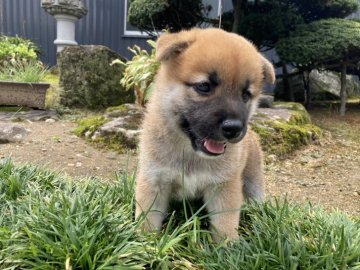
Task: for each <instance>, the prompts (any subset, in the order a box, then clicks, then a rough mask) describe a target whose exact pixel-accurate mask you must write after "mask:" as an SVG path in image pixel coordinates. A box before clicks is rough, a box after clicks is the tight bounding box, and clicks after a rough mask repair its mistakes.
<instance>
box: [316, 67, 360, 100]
mask: <svg viewBox="0 0 360 270" xmlns="http://www.w3.org/2000/svg"><path fill="white" fill-rule="evenodd" d="M340 87H341V82H340V74H339V73H336V72H332V71H322V72H319V71H317V70H313V71H312V72H311V73H310V89H311V90H312V91H314V92H315V93H314V94H315V95H321V94H322V93H330V94H332V95H334V96H336V97H340ZM346 93H347V95H348V96H355V95H360V84H359V83H358V82H357V81H355V80H354V79H353V78H352V76H351V75H347V76H346Z"/></svg>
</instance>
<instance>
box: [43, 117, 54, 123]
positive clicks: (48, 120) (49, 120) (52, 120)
mask: <svg viewBox="0 0 360 270" xmlns="http://www.w3.org/2000/svg"><path fill="white" fill-rule="evenodd" d="M55 122H56V120H55V119H52V118H49V119H46V120H45V123H49V124H52V123H55Z"/></svg>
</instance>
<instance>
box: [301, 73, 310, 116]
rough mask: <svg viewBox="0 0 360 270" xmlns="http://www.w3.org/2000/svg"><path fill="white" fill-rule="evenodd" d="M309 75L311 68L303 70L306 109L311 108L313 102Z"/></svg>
mask: <svg viewBox="0 0 360 270" xmlns="http://www.w3.org/2000/svg"><path fill="white" fill-rule="evenodd" d="M309 75H310V71H309V70H305V71H303V83H304V99H305V101H304V104H305V108H306V109H309V107H310V103H311V96H310V77H309Z"/></svg>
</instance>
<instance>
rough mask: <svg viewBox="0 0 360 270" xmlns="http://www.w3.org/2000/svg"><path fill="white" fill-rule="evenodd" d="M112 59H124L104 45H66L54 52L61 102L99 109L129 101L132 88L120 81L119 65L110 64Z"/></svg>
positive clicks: (65, 104)
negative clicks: (58, 75)
mask: <svg viewBox="0 0 360 270" xmlns="http://www.w3.org/2000/svg"><path fill="white" fill-rule="evenodd" d="M115 59H122V60H124V61H125V59H123V58H122V57H121V56H120V55H118V54H117V53H115V52H113V51H111V50H110V49H109V48H107V47H105V46H71V47H66V48H65V49H64V50H63V51H62V52H61V53H60V54H59V56H58V66H59V70H60V86H61V87H62V90H63V91H62V93H61V99H60V102H61V104H62V105H64V106H67V107H80V108H81V107H82V108H89V109H103V108H107V107H109V106H116V105H119V104H123V103H127V102H133V101H134V99H135V97H134V94H133V92H132V91H125V90H124V89H123V87H122V86H121V85H120V79H121V78H122V72H123V67H122V66H121V65H110V64H111V63H112V61H113V60H115Z"/></svg>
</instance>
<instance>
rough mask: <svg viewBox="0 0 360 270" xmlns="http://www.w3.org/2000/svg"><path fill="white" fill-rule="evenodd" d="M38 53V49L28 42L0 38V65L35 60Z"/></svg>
mask: <svg viewBox="0 0 360 270" xmlns="http://www.w3.org/2000/svg"><path fill="white" fill-rule="evenodd" d="M38 53H39V49H38V48H37V46H36V45H35V44H34V43H33V42H32V41H30V40H27V39H23V38H20V37H8V36H0V65H3V64H5V63H7V62H10V61H12V62H24V61H31V60H36V59H37V56H38Z"/></svg>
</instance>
